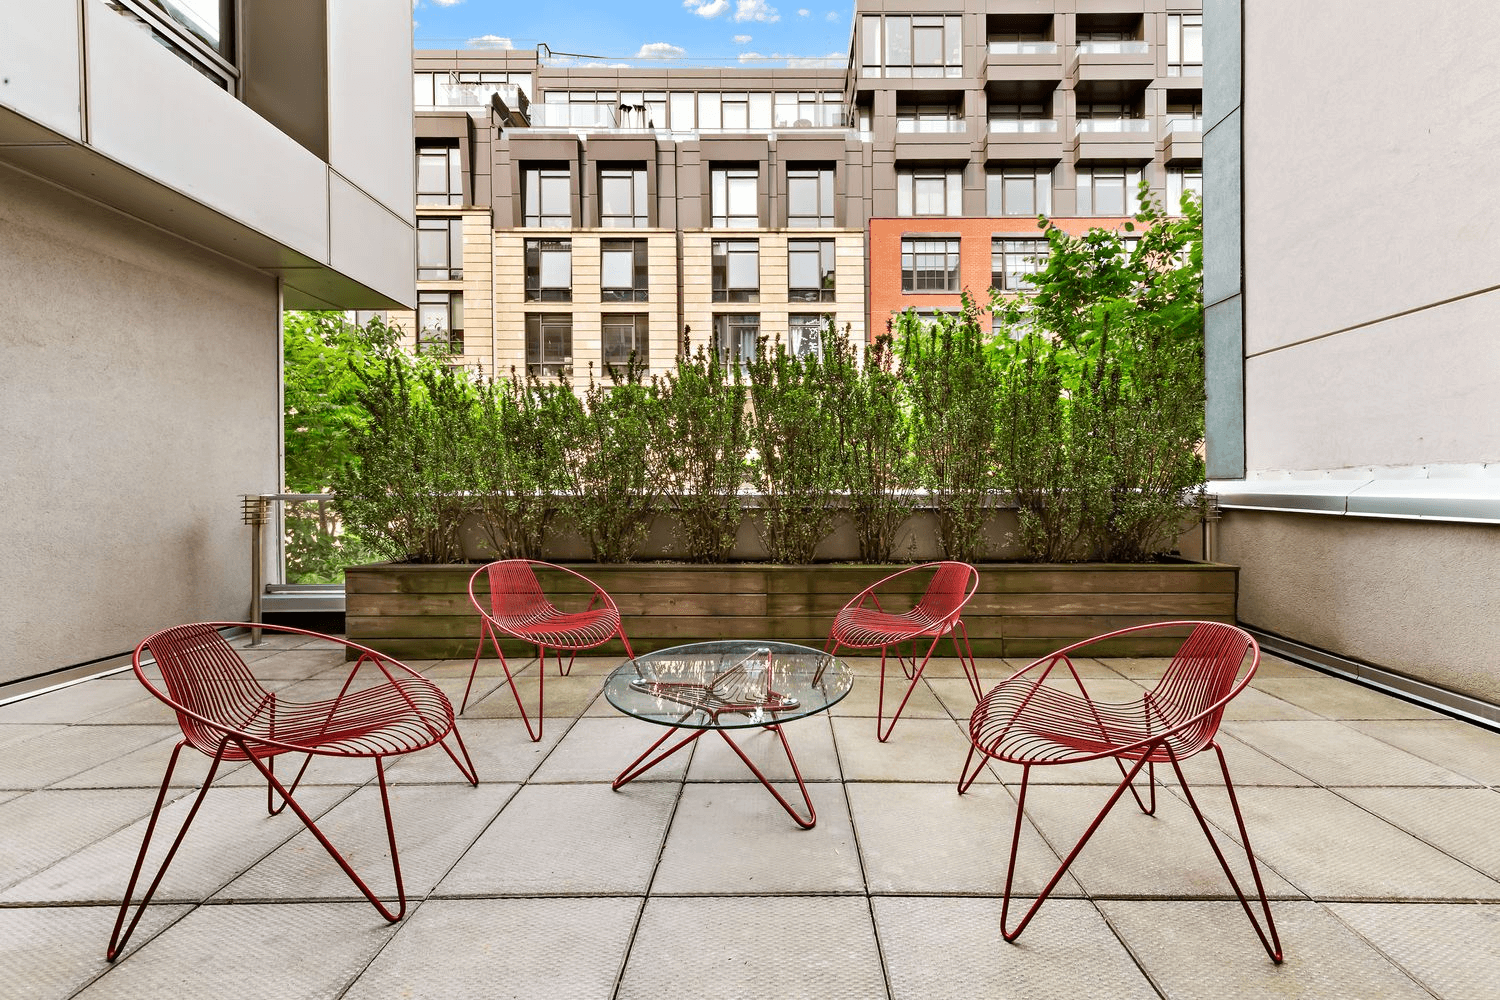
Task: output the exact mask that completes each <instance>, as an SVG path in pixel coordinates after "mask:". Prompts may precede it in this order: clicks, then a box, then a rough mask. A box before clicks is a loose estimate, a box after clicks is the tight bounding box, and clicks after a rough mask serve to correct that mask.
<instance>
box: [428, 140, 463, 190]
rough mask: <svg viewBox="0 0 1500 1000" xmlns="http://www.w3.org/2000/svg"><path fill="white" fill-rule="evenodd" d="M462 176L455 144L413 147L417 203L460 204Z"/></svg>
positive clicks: (460, 163)
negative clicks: (415, 166)
mask: <svg viewBox="0 0 1500 1000" xmlns="http://www.w3.org/2000/svg"><path fill="white" fill-rule="evenodd" d="M463 203H464V175H463V165H462V161H461V160H460V159H459V155H458V147H457V146H418V147H417V204H418V205H462V204H463Z"/></svg>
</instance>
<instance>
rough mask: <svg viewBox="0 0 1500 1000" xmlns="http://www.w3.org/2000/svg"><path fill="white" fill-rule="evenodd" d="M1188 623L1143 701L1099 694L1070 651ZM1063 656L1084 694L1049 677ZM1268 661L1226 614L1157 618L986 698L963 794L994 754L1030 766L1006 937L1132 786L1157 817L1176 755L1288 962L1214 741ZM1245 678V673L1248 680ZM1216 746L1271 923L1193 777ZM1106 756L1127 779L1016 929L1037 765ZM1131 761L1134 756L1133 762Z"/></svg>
mask: <svg viewBox="0 0 1500 1000" xmlns="http://www.w3.org/2000/svg"><path fill="white" fill-rule="evenodd" d="M1184 626H1187V627H1191V629H1192V631H1191V633H1190V634H1189V635H1188V637H1187V639H1186V641H1184V642H1183V644H1182V647H1181V648H1180V649H1179V650H1178V652H1177V655H1176V656H1174V657H1173V658H1172V662H1171V665H1170V666H1168V668H1167V670H1166V672H1165V673H1164V674H1163V675H1162V678H1161V680H1160V681H1158V682H1157V684H1156V686H1155V687H1154V688H1152V689H1151V690H1150V691H1148V692H1146V693H1145V694H1144V695H1143V696H1142V697H1141V698H1140V699H1139V700H1136V701H1131V702H1126V703H1123V704H1114V703H1105V702H1100V701H1095V700H1094V699H1092V698H1090V697H1089V694H1088V691H1087V689H1086V688H1085V687H1084V685H1083V680H1082V679H1081V678H1080V677H1079V676H1078V671H1077V670H1076V669H1074V667H1073V661H1072V660H1071V659H1070V658H1069V655H1070V654H1072V653H1074V652H1076V651H1077V650H1080V649H1083V648H1084V647H1087V646H1092V645H1094V644H1095V643H1099V642H1103V641H1104V640H1106V639H1113V638H1115V637H1117V636H1122V635H1133V634H1136V633H1139V632H1145V631H1148V630H1160V629H1167V628H1182V627H1184ZM1249 654H1253V655H1251V658H1250V668H1249V669H1248V670H1246V671H1245V672H1244V674H1243V676H1240V668H1241V666H1242V664H1243V663H1244V660H1245V657H1246V656H1247V655H1249ZM1058 664H1062V665H1063V666H1065V667H1066V668H1067V671H1068V673H1069V674H1070V675H1071V676H1072V678H1073V682H1074V683H1075V684H1076V685H1077V686H1078V690H1079V693H1080V695H1081V697H1080V696H1075V695H1073V694H1070V693H1069V692H1068V691H1066V690H1061V689H1059V688H1057V687H1049V686H1046V685H1045V684H1044V682H1045V681H1046V679H1047V677H1048V675H1050V674H1051V673H1052V671H1053V669H1054V668H1055V667H1057V666H1058ZM1259 664H1260V647H1259V645H1257V644H1256V642H1255V639H1254V638H1253V637H1252V636H1251V635H1250V633H1248V632H1246V631H1244V630H1243V629H1240V628H1236V627H1235V626H1233V625H1226V624H1224V623H1222V622H1203V621H1176V622H1156V623H1153V624H1150V625H1137V626H1135V627H1133V628H1126V629H1120V630H1119V631H1116V632H1110V633H1108V634H1107V635H1101V636H1096V637H1094V638H1092V639H1086V640H1084V641H1083V642H1079V643H1074V644H1073V645H1071V646H1068V647H1066V648H1064V649H1060V650H1058V651H1057V652H1055V653H1051V654H1049V655H1047V656H1044V657H1042V658H1041V659H1039V660H1037V661H1035V662H1034V663H1031V664H1030V665H1028V666H1026V667H1025V668H1023V669H1022V670H1020V671H1018V672H1017V673H1015V674H1014V675H1013V676H1011V677H1010V678H1008V679H1007V680H1004V681H1002V682H1000V684H999V685H997V686H996V687H995V688H994V689H993V690H991V691H990V692H989V693H988V694H986V695H985V696H984V697H983V698H982V699H981V700H980V702H979V705H978V706H977V707H976V708H975V709H974V713H973V715H972V716H971V717H970V719H969V740H970V743H971V746H970V747H969V756H968V758H967V759H965V761H964V770H963V773H962V774H961V775H960V777H959V783H958V792H959V794H960V795H962V794H963V793H964V792H965V791H967V790H968V788H969V786H970V785H972V784H973V783H974V779H975V778H977V777H978V776H979V772H980V771H981V770H983V768H984V765H985V762H986V760H987V758H990V757H993V758H995V759H996V760H1003V761H1008V762H1009V763H1012V764H1020V765H1021V768H1022V770H1021V792H1020V795H1019V796H1018V801H1017V802H1016V826H1015V832H1014V834H1013V836H1012V837H1011V844H1010V865H1009V867H1008V868H1007V869H1006V872H1005V896H1004V900H1003V902H1002V903H1001V907H1000V931H1001V933H1002V934H1003V935H1004V937H1005V940H1007V941H1014V940H1015V939H1016V938H1017V937H1019V936H1020V934H1021V932H1022V931H1023V930H1025V929H1026V925H1027V924H1028V923H1029V922H1030V921H1031V918H1032V916H1033V915H1035V913H1036V911H1037V909H1038V908H1039V907H1040V906H1041V905H1042V903H1043V902H1044V901H1045V900H1046V898H1047V896H1048V895H1049V894H1050V893H1051V892H1052V890H1053V888H1054V887H1055V886H1056V885H1057V883H1058V881H1059V880H1060V879H1061V878H1062V877H1063V873H1064V872H1066V871H1067V870H1068V867H1069V866H1070V865H1072V863H1073V859H1074V858H1076V857H1078V854H1079V852H1080V851H1082V850H1083V845H1084V844H1086V843H1088V840H1089V838H1090V837H1092V836H1093V835H1094V831H1095V830H1097V829H1098V828H1099V824H1100V823H1102V822H1103V821H1104V817H1105V816H1106V815H1108V814H1109V811H1110V810H1111V809H1113V808H1114V805H1115V803H1116V802H1118V801H1119V799H1120V796H1121V795H1123V794H1124V793H1125V790H1126V789H1129V790H1130V793H1131V795H1132V796H1133V797H1134V798H1135V802H1136V805H1137V806H1139V807H1140V810H1141V811H1142V812H1143V813H1145V814H1146V815H1148V816H1150V815H1154V814H1155V812H1156V770H1155V768H1156V765H1157V764H1158V763H1169V764H1171V765H1172V770H1173V771H1174V772H1175V773H1176V775H1177V780H1178V782H1179V783H1180V784H1181V786H1182V791H1183V794H1184V796H1186V798H1187V801H1188V805H1189V806H1190V807H1191V808H1192V810H1193V815H1195V816H1196V817H1197V818H1198V825H1199V826H1200V827H1202V828H1203V835H1204V836H1205V837H1207V838H1208V844H1209V846H1210V847H1212V848H1213V852H1214V856H1215V857H1216V858H1218V859H1219V865H1220V867H1222V868H1223V869H1224V874H1225V875H1227V876H1228V877H1229V884H1230V886H1232V887H1233V889H1234V893H1235V895H1236V896H1238V897H1239V901H1240V906H1242V907H1243V908H1244V910H1245V915H1246V916H1248V917H1249V918H1250V925H1251V926H1252V927H1254V928H1255V933H1256V936H1258V937H1259V938H1260V943H1261V945H1262V946H1264V948H1265V949H1266V954H1268V955H1270V956H1271V961H1273V962H1275V963H1277V964H1278V965H1279V964H1280V963H1281V957H1282V952H1281V939H1280V938H1279V937H1278V936H1277V934H1276V924H1275V921H1273V920H1272V919H1271V905H1270V903H1269V902H1268V901H1267V899H1266V890H1265V886H1264V885H1263V884H1262V882H1261V877H1260V868H1259V866H1258V865H1257V864H1256V861H1255V854H1254V852H1253V851H1252V850H1251V849H1250V836H1249V834H1248V833H1247V832H1246V830H1245V818H1244V816H1243V815H1241V813H1240V805H1239V801H1238V800H1237V799H1236V798H1235V794H1234V782H1233V781H1231V780H1230V778H1229V765H1228V764H1227V763H1226V762H1225V760H1224V751H1223V749H1221V748H1220V746H1219V744H1218V743H1217V742H1215V740H1214V737H1215V735H1216V734H1217V732H1218V729H1219V721H1220V719H1221V718H1222V717H1223V714H1224V706H1225V705H1226V704H1228V702H1229V700H1230V699H1231V698H1233V697H1234V696H1235V695H1237V694H1239V693H1240V692H1241V691H1243V690H1244V689H1245V686H1246V685H1248V684H1249V683H1250V679H1251V678H1252V677H1254V676H1255V670H1256V667H1258V666H1259ZM1236 677H1239V680H1238V682H1236ZM1209 747H1212V748H1213V750H1214V752H1215V753H1216V754H1217V755H1218V758H1219V770H1220V771H1221V772H1222V773H1223V775H1224V788H1225V790H1226V791H1227V792H1228V793H1229V804H1230V806H1231V807H1233V809H1234V818H1235V822H1236V824H1238V827H1239V832H1240V842H1241V843H1242V844H1243V845H1244V847H1245V856H1246V858H1248V859H1249V861H1250V873H1251V875H1252V877H1253V878H1254V880H1255V890H1256V892H1257V893H1258V894H1259V896H1260V908H1261V912H1262V913H1264V914H1265V927H1264V928H1262V926H1261V923H1260V921H1259V920H1257V919H1256V916H1255V912H1254V911H1253V910H1252V909H1251V908H1250V903H1249V900H1247V899H1246V898H1245V894H1244V892H1242V891H1241V890H1240V884H1239V882H1238V881H1237V880H1236V879H1235V877H1234V873H1233V872H1232V871H1230V869H1229V862H1228V861H1226V860H1225V858H1224V853H1223V851H1222V850H1220V848H1219V843H1218V841H1217V840H1215V839H1214V835H1213V833H1212V832H1211V831H1210V830H1209V826H1208V821H1207V820H1206V819H1204V818H1203V811H1202V810H1201V809H1199V808H1198V802H1197V800H1196V799H1195V798H1194V797H1193V792H1192V788H1191V787H1189V785H1188V781H1187V776H1186V775H1185V774H1183V771H1182V761H1184V760H1186V759H1187V758H1188V757H1191V756H1192V755H1193V754H1196V753H1198V752H1200V751H1202V750H1206V749H1208V748H1209ZM976 750H977V751H978V752H979V763H978V765H977V766H976V767H975V768H974V769H973V771H972V772H970V770H969V765H970V764H971V763H972V762H973V760H974V754H975V751H976ZM1103 758H1110V759H1113V760H1114V762H1115V764H1116V766H1117V767H1119V769H1120V773H1121V774H1122V775H1123V778H1122V780H1121V781H1120V784H1119V785H1118V786H1117V787H1116V788H1115V790H1114V794H1112V795H1111V796H1110V797H1109V800H1108V801H1107V802H1105V804H1104V808H1103V809H1101V810H1100V811H1099V815H1098V816H1096V817H1094V821H1093V822H1092V823H1091V824H1089V827H1088V829H1087V830H1085V831H1084V833H1083V836H1082V837H1080V838H1079V839H1078V843H1077V844H1075V845H1074V847H1073V849H1072V851H1070V852H1069V853H1068V856H1067V857H1066V858H1064V859H1063V862H1062V864H1061V865H1060V866H1059V867H1058V869H1057V872H1056V873H1055V874H1054V875H1053V876H1052V880H1051V881H1050V882H1048V883H1047V886H1046V888H1044V889H1043V890H1042V891H1041V894H1040V895H1038V896H1037V898H1036V900H1035V902H1033V903H1032V904H1031V908H1030V909H1028V910H1027V911H1026V915H1025V916H1023V917H1022V918H1021V922H1020V923H1019V924H1017V925H1016V927H1015V929H1014V930H1011V929H1009V928H1008V927H1007V926H1006V920H1007V915H1008V913H1009V909H1010V896H1011V882H1012V879H1013V877H1014V876H1015V871H1016V851H1017V849H1018V848H1019V846H1020V842H1021V816H1022V812H1023V810H1024V809H1025V807H1026V789H1027V785H1028V780H1029V779H1030V777H1031V769H1032V768H1033V767H1038V766H1048V765H1053V764H1078V763H1082V762H1084V761H1090V760H1100V759H1103ZM1127 761H1132V762H1133V763H1132V764H1131V765H1130V766H1129V767H1128V768H1127V767H1126V762H1127ZM1143 767H1144V768H1145V769H1146V776H1147V780H1148V781H1149V782H1150V784H1151V794H1150V802H1149V804H1148V803H1147V802H1143V801H1142V800H1141V796H1140V793H1139V792H1137V791H1136V789H1135V785H1134V782H1135V778H1136V775H1138V774H1139V773H1140V772H1141V769H1142V768H1143ZM1268 935H1269V936H1268Z"/></svg>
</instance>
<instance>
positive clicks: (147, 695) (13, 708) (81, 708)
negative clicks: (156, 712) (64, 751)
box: [0, 674, 155, 724]
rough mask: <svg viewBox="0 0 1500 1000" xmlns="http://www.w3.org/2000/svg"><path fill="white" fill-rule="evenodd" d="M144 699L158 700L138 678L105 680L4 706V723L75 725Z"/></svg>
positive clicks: (125, 676) (1, 716)
mask: <svg viewBox="0 0 1500 1000" xmlns="http://www.w3.org/2000/svg"><path fill="white" fill-rule="evenodd" d="M143 699H151V700H155V699H154V698H153V696H152V694H151V692H150V691H147V690H146V689H145V688H144V687H142V686H141V682H140V681H138V680H136V679H135V675H134V674H121V675H117V676H113V677H101V678H96V679H94V680H88V681H83V682H81V683H78V684H70V685H68V686H67V687H65V688H60V689H58V690H56V691H49V692H47V693H46V694H39V695H37V696H35V697H33V698H25V699H23V700H21V701H13V702H11V703H10V704H9V705H4V706H0V723H4V722H30V723H39V722H60V723H69V724H71V723H75V722H82V721H83V720H85V719H87V718H89V717H90V716H95V715H98V714H99V713H101V712H107V711H109V710H110V709H112V708H120V707H121V706H124V705H131V704H134V703H136V702H139V701H141V700H143Z"/></svg>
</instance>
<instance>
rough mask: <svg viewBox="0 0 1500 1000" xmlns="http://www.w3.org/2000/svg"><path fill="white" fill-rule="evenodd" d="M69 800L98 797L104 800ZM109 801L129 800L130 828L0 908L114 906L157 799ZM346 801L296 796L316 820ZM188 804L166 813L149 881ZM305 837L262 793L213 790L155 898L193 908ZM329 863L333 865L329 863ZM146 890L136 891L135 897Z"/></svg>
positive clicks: (45, 874)
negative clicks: (12, 905) (271, 812)
mask: <svg viewBox="0 0 1500 1000" xmlns="http://www.w3.org/2000/svg"><path fill="white" fill-rule="evenodd" d="M38 794H49V795H50V794H54V793H51V792H46V793H38ZM58 794H60V793H58ZM68 794H70V795H75V796H77V795H82V796H100V795H102V794H104V793H99V792H70V793H68ZM113 794H122V795H127V794H128V796H129V797H130V799H131V802H132V804H133V805H134V807H135V808H136V809H137V810H138V811H137V812H135V813H134V814H133V815H132V817H131V818H132V819H135V821H134V822H131V823H129V824H128V825H123V828H117V829H116V830H115V831H113V832H111V833H110V834H109V835H108V836H105V837H102V838H98V839H96V840H95V841H93V842H90V843H88V844H87V845H85V846H82V847H76V848H73V849H71V850H69V851H68V852H67V853H66V856H61V857H60V858H59V860H57V862H56V863H55V864H53V865H51V866H50V867H48V868H46V869H44V870H41V871H38V873H37V874H36V875H34V876H33V877H31V878H28V879H25V880H24V881H21V882H18V883H16V884H15V885H12V886H11V887H10V888H8V889H6V890H5V892H4V893H3V894H0V901H3V902H6V903H18V902H20V903H36V902H47V903H56V902H108V901H110V900H114V901H116V902H118V900H119V899H120V897H121V896H122V895H123V894H124V892H125V885H126V883H127V882H128V881H129V879H130V871H131V869H132V868H133V867H134V866H135V859H136V857H137V856H138V855H139V853H140V850H141V838H142V837H144V836H145V834H146V824H147V821H148V818H149V814H150V810H151V807H152V805H153V804H154V803H155V801H156V798H155V796H154V795H148V794H144V793H142V792H141V791H140V790H134V791H130V792H128V793H123V792H122V793H113ZM347 794H348V790H347V789H331V788H307V789H304V790H302V791H300V792H299V793H298V796H297V800H298V801H299V802H300V803H302V807H303V808H304V809H306V810H307V811H308V812H310V813H312V814H313V816H314V817H318V816H321V815H322V814H323V813H325V812H326V811H327V810H328V809H329V808H331V807H332V806H333V805H334V804H335V803H336V802H338V801H339V800H340V799H342V798H343V797H344V796H346V795H347ZM192 802H193V796H192V795H181V796H180V797H179V798H178V799H177V800H176V801H174V802H171V803H169V804H168V805H167V806H166V807H165V808H163V810H162V814H161V819H160V820H158V822H157V827H156V832H155V834H154V835H153V837H152V842H151V852H150V853H149V854H148V855H147V857H146V866H145V868H144V869H143V871H144V872H145V873H146V874H145V876H144V877H146V878H147V879H150V878H154V877H155V873H156V871H157V869H158V867H159V865H160V864H161V859H162V858H163V857H165V856H166V852H167V849H168V848H169V847H170V846H171V844H172V838H173V837H175V836H176V835H177V831H178V830H180V829H181V828H182V821H183V820H184V819H185V818H186V816H187V814H188V810H189V808H191V806H192ZM105 804H106V805H108V803H107V802H106V803H105ZM74 806H75V808H77V809H79V810H80V815H82V810H83V809H95V808H99V803H98V802H97V800H96V799H90V800H88V801H86V802H81V803H74ZM0 808H3V807H0ZM136 817H139V818H136ZM302 830H303V826H302V823H301V821H299V820H298V819H297V817H296V816H295V815H293V814H292V813H291V812H290V811H287V812H283V813H282V814H281V815H280V816H270V815H268V814H267V813H266V796H265V792H263V791H260V790H255V789H249V788H217V787H216V788H213V789H211V790H210V791H209V793H208V796H207V797H206V798H205V799H204V801H203V805H202V807H201V808H200V809H199V811H198V815H197V817H195V818H194V820H193V826H192V828H191V829H190V830H189V831H188V834H187V837H185V838H184V839H183V842H182V847H181V848H180V849H179V850H178V852H177V856H176V857H175V858H174V859H173V860H172V866H171V867H170V868H168V869H167V874H166V875H165V876H164V877H163V878H162V883H161V887H160V888H158V889H157V891H156V896H155V897H154V898H155V899H157V900H160V901H163V902H168V901H181V902H192V903H196V902H198V901H200V900H203V899H206V898H208V897H209V896H210V895H212V894H213V893H214V892H215V891H217V890H218V889H219V888H221V887H222V886H224V885H225V884H226V883H228V882H230V881H231V880H233V879H235V878H237V877H238V876H239V875H240V874H241V873H242V872H244V871H245V870H246V869H248V868H250V867H251V866H253V865H254V864H256V863H257V862H258V861H260V859H262V858H263V857H265V856H266V855H267V854H269V853H271V852H272V851H274V850H275V849H276V848H277V847H278V846H280V845H281V844H284V843H286V842H287V841H288V840H290V839H291V838H292V837H294V836H296V835H297V834H298V833H299V832H301V831H302ZM328 863H329V864H330V865H332V864H333V862H332V861H329V862H328ZM147 884H149V881H148V883H147ZM143 888H144V887H138V889H137V895H138V896H139V892H140V891H143ZM152 905H155V904H154V903H153V904H152Z"/></svg>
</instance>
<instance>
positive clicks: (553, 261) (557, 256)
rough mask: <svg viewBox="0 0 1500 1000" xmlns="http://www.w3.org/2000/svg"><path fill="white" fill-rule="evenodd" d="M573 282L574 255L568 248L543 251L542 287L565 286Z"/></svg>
mask: <svg viewBox="0 0 1500 1000" xmlns="http://www.w3.org/2000/svg"><path fill="white" fill-rule="evenodd" d="M572 283H573V255H572V253H570V252H569V251H567V250H544V251H543V252H542V287H543V288H565V287H567V286H569V285H571V284H572Z"/></svg>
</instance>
